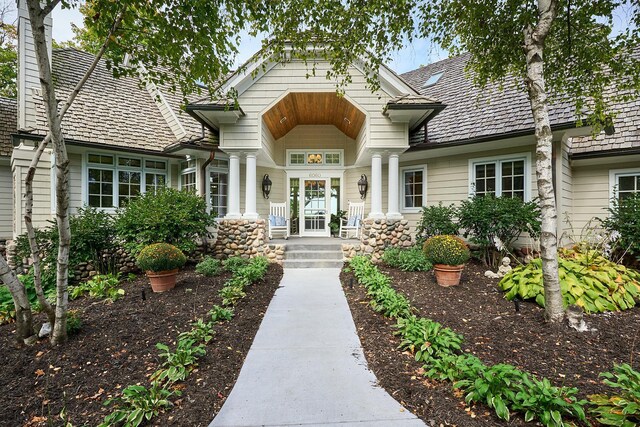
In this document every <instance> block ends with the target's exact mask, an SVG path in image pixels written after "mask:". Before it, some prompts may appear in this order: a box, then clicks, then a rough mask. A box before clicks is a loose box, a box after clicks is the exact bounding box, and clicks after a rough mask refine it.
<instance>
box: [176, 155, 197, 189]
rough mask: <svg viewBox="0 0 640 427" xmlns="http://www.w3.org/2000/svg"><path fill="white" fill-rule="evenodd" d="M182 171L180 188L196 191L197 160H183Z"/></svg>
mask: <svg viewBox="0 0 640 427" xmlns="http://www.w3.org/2000/svg"><path fill="white" fill-rule="evenodd" d="M181 169H182V170H181V171H180V188H181V189H182V190H186V191H191V192H194V193H195V192H196V161H195V160H193V159H192V160H187V161H186V162H182V164H181Z"/></svg>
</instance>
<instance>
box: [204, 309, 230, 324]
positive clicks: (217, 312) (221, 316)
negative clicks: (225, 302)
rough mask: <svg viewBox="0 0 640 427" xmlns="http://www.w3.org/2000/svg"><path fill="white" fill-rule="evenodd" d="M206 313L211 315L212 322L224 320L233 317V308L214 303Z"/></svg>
mask: <svg viewBox="0 0 640 427" xmlns="http://www.w3.org/2000/svg"><path fill="white" fill-rule="evenodd" d="M208 314H209V316H210V317H211V321H212V322H214V323H215V322H224V321H228V320H231V319H232V318H233V309H231V308H224V307H220V306H219V305H214V306H213V308H212V309H211V310H209V313H208Z"/></svg>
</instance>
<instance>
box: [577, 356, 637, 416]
mask: <svg viewBox="0 0 640 427" xmlns="http://www.w3.org/2000/svg"><path fill="white" fill-rule="evenodd" d="M600 376H602V377H604V378H606V379H605V380H604V382H605V384H607V385H608V386H611V387H612V388H614V389H617V390H616V391H615V392H614V394H613V395H611V396H609V395H603V394H594V395H592V396H589V399H590V400H591V403H592V404H593V405H594V407H593V408H592V410H591V412H592V413H593V414H595V415H596V416H597V419H598V421H599V422H601V423H602V424H604V425H609V426H619V427H633V426H637V425H640V371H635V370H634V369H633V368H632V367H631V366H629V365H628V364H626V363H623V364H622V365H616V366H614V368H613V372H605V373H602V374H601V375H600Z"/></svg>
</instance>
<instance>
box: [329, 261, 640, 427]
mask: <svg viewBox="0 0 640 427" xmlns="http://www.w3.org/2000/svg"><path fill="white" fill-rule="evenodd" d="M379 268H380V270H381V271H382V272H383V273H385V274H387V275H389V276H390V277H391V278H392V285H393V286H394V288H395V289H396V290H398V291H399V292H401V293H403V294H405V295H406V296H407V297H408V298H409V299H410V301H411V304H412V305H413V306H414V307H415V308H416V309H417V310H418V312H419V315H420V316H424V317H428V318H430V319H433V320H435V321H438V322H440V323H442V324H443V325H444V326H447V327H450V328H451V329H453V330H454V331H456V332H458V333H460V334H462V335H463V336H464V338H465V342H464V347H463V350H464V351H467V352H471V353H473V354H475V355H476V356H478V357H479V358H480V359H482V360H483V361H484V362H485V363H486V364H488V365H493V364H497V363H508V364H512V365H514V366H516V367H518V368H520V369H522V370H525V371H528V372H530V373H533V374H535V375H537V376H539V377H547V378H549V379H550V380H551V381H552V383H553V384H554V385H557V386H561V385H564V386H570V387H578V389H579V391H580V393H579V396H580V397H581V398H586V396H587V395H589V394H593V393H603V392H611V390H612V389H610V388H609V387H608V386H606V385H604V384H602V382H601V380H600V379H599V378H598V375H599V373H601V372H605V371H610V370H611V368H612V367H613V365H614V363H630V364H631V365H632V366H633V367H634V369H636V370H638V369H640V309H639V308H637V307H636V308H635V309H632V310H627V311H625V312H619V313H606V314H598V315H585V320H586V322H587V324H588V325H589V326H590V327H592V328H595V329H597V330H596V331H589V332H577V331H574V330H572V329H569V328H567V327H564V326H550V325H548V324H545V323H544V310H543V309H542V308H540V307H539V306H537V305H536V304H535V303H529V302H525V303H521V307H520V311H519V312H516V311H515V306H514V304H513V303H512V302H509V301H506V300H505V299H504V298H503V293H502V292H501V291H500V290H499V289H498V288H497V286H496V285H497V282H498V280H496V279H488V278H486V277H484V271H485V270H486V269H485V268H484V267H483V266H482V265H481V264H480V263H475V262H472V263H470V264H468V265H467V266H466V267H465V271H464V273H463V278H462V282H461V283H460V285H459V286H456V287H450V288H443V287H440V286H438V285H437V284H436V282H435V278H434V277H433V273H432V272H426V273H420V272H403V271H400V270H396V269H393V268H389V267H386V266H384V265H383V264H381V265H379ZM352 278H353V275H352V273H344V272H343V273H342V282H343V286H344V289H345V293H346V295H347V299H348V301H349V305H350V307H351V312H352V314H353V317H354V320H355V322H356V326H357V328H358V333H359V334H360V340H361V341H362V344H363V347H364V348H365V354H366V356H367V361H368V362H369V366H370V368H371V369H372V370H373V371H374V373H375V374H376V376H377V377H378V380H379V382H380V385H381V386H382V387H384V388H385V389H386V390H387V391H388V392H389V393H391V394H392V395H393V396H394V397H396V399H398V400H399V401H401V403H403V404H404V405H406V407H407V408H408V409H409V410H411V411H413V412H414V413H415V414H416V415H417V416H418V417H420V418H422V419H423V420H425V421H428V422H431V423H432V424H433V425H436V426H438V425H440V424H442V425H445V426H449V425H452V426H453V425H455V426H470V427H473V426H495V425H528V424H527V423H525V422H524V421H523V420H522V418H519V417H515V418H513V419H512V420H511V421H510V422H508V423H507V422H504V421H502V420H499V419H497V418H496V417H495V415H494V414H493V411H492V410H490V409H489V408H487V407H486V406H483V405H477V406H472V407H468V406H467V405H465V404H464V402H463V400H464V397H463V396H461V395H460V394H459V393H457V392H455V391H453V390H452V389H451V384H449V383H440V382H434V381H430V380H426V379H424V378H422V377H421V376H420V372H421V371H420V364H419V363H416V362H415V361H414V360H413V358H412V357H411V356H410V355H409V354H402V353H400V352H399V351H398V350H397V349H396V348H397V346H398V344H399V339H397V338H396V337H394V336H392V333H393V331H394V328H393V325H394V324H395V322H391V321H389V320H387V319H384V318H383V317H382V316H380V315H378V314H377V313H374V312H373V310H371V308H370V307H369V306H368V304H367V303H366V302H368V298H367V296H366V294H365V292H364V289H363V287H362V286H360V285H354V288H353V289H350V287H349V283H350V281H351V279H352ZM354 283H357V281H356V280H355V279H354Z"/></svg>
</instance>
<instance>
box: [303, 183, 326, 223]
mask: <svg viewBox="0 0 640 427" xmlns="http://www.w3.org/2000/svg"><path fill="white" fill-rule="evenodd" d="M327 195H328V193H327V180H326V179H305V180H304V190H303V192H302V194H301V196H302V209H301V211H302V212H301V213H302V224H301V225H302V227H301V228H302V229H301V230H300V231H301V234H302V235H305V236H328V235H329V228H328V227H327V225H328V221H327V214H328V208H327Z"/></svg>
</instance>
